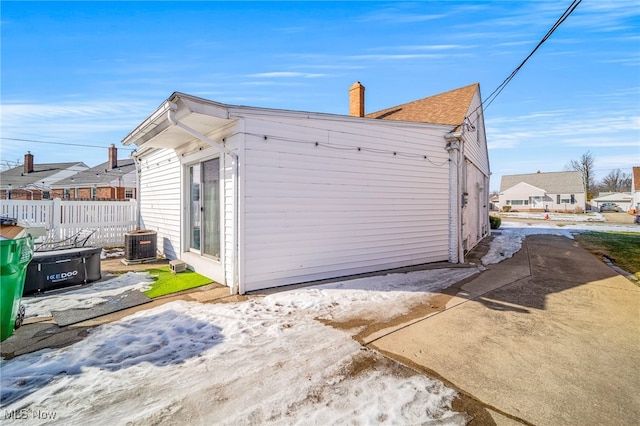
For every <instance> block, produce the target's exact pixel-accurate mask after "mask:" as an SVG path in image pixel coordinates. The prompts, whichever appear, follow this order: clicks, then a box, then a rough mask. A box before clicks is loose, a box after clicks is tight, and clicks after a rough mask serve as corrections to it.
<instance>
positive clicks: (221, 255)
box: [123, 83, 490, 293]
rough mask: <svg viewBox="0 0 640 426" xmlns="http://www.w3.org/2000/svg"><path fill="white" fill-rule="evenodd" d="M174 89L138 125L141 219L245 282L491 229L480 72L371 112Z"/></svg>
mask: <svg viewBox="0 0 640 426" xmlns="http://www.w3.org/2000/svg"><path fill="white" fill-rule="evenodd" d="M350 110H351V115H350V116H345V115H335V114H323V113H312V112H302V111H288V110H276V109H267V108H257V107H247V106H234V105H226V104H222V103H217V102H213V101H210V100H206V99H202V98H198V97H194V96H190V95H186V94H183V93H177V92H176V93H174V94H172V95H171V96H170V97H169V98H168V99H167V100H166V101H165V102H163V103H162V105H160V107H159V108H158V109H157V110H156V111H155V112H154V113H153V114H151V115H150V116H149V117H148V118H147V119H146V120H144V121H143V122H142V123H141V124H140V125H139V126H138V127H137V128H136V129H134V130H133V131H132V132H131V133H130V134H129V135H128V136H127V137H126V138H125V139H124V140H123V144H124V145H127V146H128V145H136V146H137V152H135V153H134V158H135V159H136V161H137V162H138V163H139V164H138V166H139V170H140V182H139V187H140V200H139V203H140V214H141V217H140V222H141V226H142V228H143V229H146V230H153V231H157V233H158V244H157V245H158V249H159V251H161V252H163V253H164V254H165V255H166V256H167V258H169V259H181V260H182V261H184V262H185V263H187V265H188V266H189V268H190V269H194V270H196V271H198V272H199V273H201V274H204V275H206V276H208V277H210V278H212V279H214V280H216V281H218V282H220V283H224V284H226V285H228V286H229V287H230V288H231V291H232V293H245V292H249V291H253V290H259V289H264V288H268V287H275V286H281V285H287V284H295V283H302V282H308V281H313V280H318V279H325V278H335V277H341V276H347V275H352V274H357V273H365V272H373V271H380V270H387V269H392V268H398V267H404V266H412V265H419V264H424V263H431V262H441V261H449V262H462V261H463V260H464V253H465V251H466V250H470V249H471V248H472V247H474V246H475V245H476V244H477V243H478V242H479V241H480V240H481V239H482V238H483V237H484V236H486V235H487V234H488V232H489V226H488V206H489V196H488V192H489V191H488V188H489V175H490V173H489V160H488V154H487V144H486V138H485V132H484V118H483V114H482V106H481V98H480V88H479V85H477V84H474V85H471V86H467V87H464V88H461V89H457V90H454V91H451V92H447V93H444V94H441V95H436V96H433V97H430V98H426V99H423V100H420V101H417V102H414V103H408V104H404V105H400V106H398V107H395V108H393V109H391V110H385V111H383V112H381V113H375V114H368V115H366V116H364V87H363V86H362V85H360V84H359V83H356V84H354V86H352V88H351V89H350Z"/></svg>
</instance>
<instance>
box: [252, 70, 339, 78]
mask: <svg viewBox="0 0 640 426" xmlns="http://www.w3.org/2000/svg"><path fill="white" fill-rule="evenodd" d="M327 75H328V74H320V73H306V72H296V71H274V72H262V73H257V74H249V75H248V76H247V77H257V78H318V77H326V76H327Z"/></svg>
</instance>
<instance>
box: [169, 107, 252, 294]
mask: <svg viewBox="0 0 640 426" xmlns="http://www.w3.org/2000/svg"><path fill="white" fill-rule="evenodd" d="M168 104H169V110H168V111H167V120H168V121H169V123H171V124H172V125H174V126H176V127H178V128H180V129H181V130H183V131H184V132H186V133H188V134H190V135H191V136H194V137H196V138H198V139H200V140H201V141H203V142H206V143H208V144H209V145H211V146H213V147H215V148H217V149H218V150H220V151H221V152H223V153H225V154H227V155H229V156H230V157H231V161H232V168H233V212H234V213H233V214H234V218H233V221H234V226H233V284H232V286H231V294H244V285H242V286H241V285H240V279H239V276H238V275H239V273H238V263H239V261H240V259H238V253H239V251H240V250H239V242H238V235H239V233H238V228H239V226H240V220H239V219H240V212H239V211H238V206H239V194H240V191H239V188H238V186H239V180H238V172H239V167H238V162H239V161H238V160H239V158H238V154H236V153H235V152H233V151H231V150H230V149H229V148H227V147H226V146H224V145H223V144H222V143H220V142H218V141H215V140H213V139H211V138H209V137H208V136H205V135H203V134H202V133H200V132H198V131H197V130H196V129H193V128H191V127H189V126H187V125H186V124H184V123H181V122H180V121H178V119H176V117H175V111H177V110H178V105H176V104H175V103H173V102H168Z"/></svg>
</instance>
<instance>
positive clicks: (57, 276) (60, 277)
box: [47, 270, 78, 281]
mask: <svg viewBox="0 0 640 426" xmlns="http://www.w3.org/2000/svg"><path fill="white" fill-rule="evenodd" d="M76 275H78V271H77V270H75V271H70V272H61V273H59V274H51V275H47V280H49V281H62V280H68V279H70V278H73V277H75V276H76Z"/></svg>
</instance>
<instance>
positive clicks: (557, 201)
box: [499, 172, 587, 212]
mask: <svg viewBox="0 0 640 426" xmlns="http://www.w3.org/2000/svg"><path fill="white" fill-rule="evenodd" d="M499 197H500V206H502V209H503V210H505V209H510V210H511V211H514V210H517V211H554V212H557V211H562V212H584V210H585V207H586V201H587V199H586V193H585V189H584V184H583V182H582V174H581V173H580V172H550V173H540V172H537V173H529V174H521V175H504V176H502V180H501V181H500V194H499Z"/></svg>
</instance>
